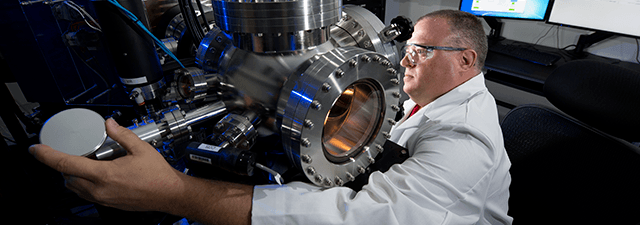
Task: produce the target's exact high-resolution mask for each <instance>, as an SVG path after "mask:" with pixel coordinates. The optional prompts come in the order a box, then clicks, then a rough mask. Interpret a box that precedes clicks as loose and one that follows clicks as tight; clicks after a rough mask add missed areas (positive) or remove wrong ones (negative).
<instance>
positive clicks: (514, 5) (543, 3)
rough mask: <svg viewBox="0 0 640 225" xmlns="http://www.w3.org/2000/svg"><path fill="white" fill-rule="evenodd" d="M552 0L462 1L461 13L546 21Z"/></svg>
mask: <svg viewBox="0 0 640 225" xmlns="http://www.w3.org/2000/svg"><path fill="white" fill-rule="evenodd" d="M550 1H551V0H462V1H461V2H460V11H465V12H469V13H471V14H474V15H476V16H484V17H497V18H510V19H527V20H544V19H545V16H546V13H547V8H548V7H549V2H550Z"/></svg>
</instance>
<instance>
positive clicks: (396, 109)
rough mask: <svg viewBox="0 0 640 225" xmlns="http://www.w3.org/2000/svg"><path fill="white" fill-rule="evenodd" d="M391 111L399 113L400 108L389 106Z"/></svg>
mask: <svg viewBox="0 0 640 225" xmlns="http://www.w3.org/2000/svg"><path fill="white" fill-rule="evenodd" d="M391 110H393V111H394V112H398V111H400V107H398V106H397V105H391Z"/></svg>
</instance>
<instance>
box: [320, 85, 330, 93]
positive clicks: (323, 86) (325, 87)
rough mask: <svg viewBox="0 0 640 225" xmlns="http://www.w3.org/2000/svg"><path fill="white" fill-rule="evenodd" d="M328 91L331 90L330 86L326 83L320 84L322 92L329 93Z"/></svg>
mask: <svg viewBox="0 0 640 225" xmlns="http://www.w3.org/2000/svg"><path fill="white" fill-rule="evenodd" d="M329 90H331V85H330V84H328V83H324V84H322V91H324V92H329Z"/></svg>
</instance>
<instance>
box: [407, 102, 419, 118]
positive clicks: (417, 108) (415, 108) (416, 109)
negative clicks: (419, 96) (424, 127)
mask: <svg viewBox="0 0 640 225" xmlns="http://www.w3.org/2000/svg"><path fill="white" fill-rule="evenodd" d="M418 110H420V106H419V105H418V104H416V106H414V107H413V109H412V110H411V113H409V116H407V118H409V117H411V116H413V114H416V112H418Z"/></svg>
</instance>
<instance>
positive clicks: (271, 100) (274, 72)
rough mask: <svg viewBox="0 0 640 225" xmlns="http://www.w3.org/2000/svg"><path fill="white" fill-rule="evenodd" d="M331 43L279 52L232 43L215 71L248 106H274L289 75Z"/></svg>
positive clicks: (331, 46)
mask: <svg viewBox="0 0 640 225" xmlns="http://www.w3.org/2000/svg"><path fill="white" fill-rule="evenodd" d="M333 48H334V47H333V45H332V44H331V43H330V42H327V43H325V44H322V45H320V46H317V47H315V48H313V49H310V50H304V51H296V52H287V53H281V54H255V53H253V52H249V51H246V50H242V49H239V48H235V47H233V46H231V48H230V49H228V50H227V51H225V53H224V56H223V58H222V59H221V61H220V68H219V69H218V73H219V74H220V75H222V76H224V78H225V80H226V82H227V83H229V84H230V85H233V86H234V87H235V89H236V90H237V94H238V95H239V97H240V98H242V99H245V101H246V102H247V104H248V105H250V104H252V103H260V104H261V105H263V107H264V108H266V109H267V110H268V111H273V110H275V109H276V106H277V102H278V97H279V95H280V93H281V92H280V90H281V89H282V86H283V84H284V83H285V82H287V80H288V79H289V76H290V75H291V74H292V73H293V72H294V71H296V69H298V67H300V65H301V64H302V63H303V62H304V61H307V60H308V59H310V58H311V57H313V56H315V55H318V54H323V53H325V52H328V51H329V50H331V49H333Z"/></svg>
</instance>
